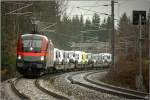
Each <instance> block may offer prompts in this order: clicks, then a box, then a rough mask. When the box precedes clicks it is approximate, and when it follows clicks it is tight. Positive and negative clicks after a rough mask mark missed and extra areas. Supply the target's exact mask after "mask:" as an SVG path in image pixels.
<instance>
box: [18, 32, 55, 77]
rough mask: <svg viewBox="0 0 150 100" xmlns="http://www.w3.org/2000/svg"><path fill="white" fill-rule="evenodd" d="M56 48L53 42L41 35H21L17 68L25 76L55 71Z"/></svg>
mask: <svg viewBox="0 0 150 100" xmlns="http://www.w3.org/2000/svg"><path fill="white" fill-rule="evenodd" d="M53 51H54V47H53V43H52V42H51V40H49V39H48V38H47V37H46V36H44V35H41V34H35V33H31V34H24V35H21V34H20V35H19V38H18V46H17V61H16V66H17V70H18V71H19V73H21V74H23V75H41V74H42V73H44V72H47V71H48V69H53V62H54V61H53V56H54V52H53Z"/></svg>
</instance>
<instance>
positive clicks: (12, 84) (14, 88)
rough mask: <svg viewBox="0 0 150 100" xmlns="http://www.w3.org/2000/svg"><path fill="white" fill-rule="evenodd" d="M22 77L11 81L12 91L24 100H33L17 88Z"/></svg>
mask: <svg viewBox="0 0 150 100" xmlns="http://www.w3.org/2000/svg"><path fill="white" fill-rule="evenodd" d="M21 78H22V77H19V78H16V79H15V80H14V81H10V82H11V89H12V90H13V91H14V92H15V94H16V95H17V96H18V97H20V98H21V99H23V100H31V98H30V97H28V96H27V95H25V94H24V93H21V92H20V91H19V90H18V89H17V88H16V84H17V83H18V82H19V80H20V79H21Z"/></svg>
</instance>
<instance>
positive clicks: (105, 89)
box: [68, 70, 145, 99]
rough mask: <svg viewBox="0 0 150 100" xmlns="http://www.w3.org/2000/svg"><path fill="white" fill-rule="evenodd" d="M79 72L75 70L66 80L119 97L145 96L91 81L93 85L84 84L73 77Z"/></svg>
mask: <svg viewBox="0 0 150 100" xmlns="http://www.w3.org/2000/svg"><path fill="white" fill-rule="evenodd" d="M103 71H104V70H103ZM97 72H98V71H95V72H92V73H97ZM81 73H83V72H77V73H74V74H72V75H70V76H69V77H68V80H69V81H70V82H71V83H72V84H77V85H80V86H83V87H85V88H88V89H91V90H95V91H98V92H99V91H101V92H104V93H109V94H113V95H117V96H121V97H126V98H130V99H145V96H139V95H134V94H130V93H127V92H125V91H124V92H123V91H117V90H115V89H111V88H108V87H104V86H102V85H98V86H95V85H97V84H95V85H94V83H92V84H93V85H89V84H85V83H83V82H79V81H76V80H74V79H73V76H75V75H77V74H81ZM88 74H91V73H88ZM85 77H86V76H84V77H83V78H84V79H85ZM85 80H86V79H85ZM86 81H87V80H86ZM90 83H91V82H90Z"/></svg>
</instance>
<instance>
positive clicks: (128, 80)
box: [103, 40, 150, 92]
mask: <svg viewBox="0 0 150 100" xmlns="http://www.w3.org/2000/svg"><path fill="white" fill-rule="evenodd" d="M144 48H147V49H143V62H142V65H143V77H144V85H145V88H146V92H149V63H150V62H149V61H148V40H147V41H146V42H145V44H144ZM129 52H130V53H129V54H128V55H127V56H125V55H124V54H121V55H119V57H118V58H119V59H118V61H117V63H116V66H115V68H114V69H113V68H111V69H110V71H109V73H108V74H107V75H106V77H105V78H103V81H105V82H108V83H111V84H114V85H119V86H123V87H128V88H131V89H136V76H137V75H138V73H139V58H138V53H134V52H132V51H129Z"/></svg>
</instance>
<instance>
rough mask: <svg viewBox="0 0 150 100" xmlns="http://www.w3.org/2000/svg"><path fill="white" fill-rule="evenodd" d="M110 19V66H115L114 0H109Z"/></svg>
mask: <svg viewBox="0 0 150 100" xmlns="http://www.w3.org/2000/svg"><path fill="white" fill-rule="evenodd" d="M111 21H112V34H111V49H112V67H115V33H114V0H111Z"/></svg>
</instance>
